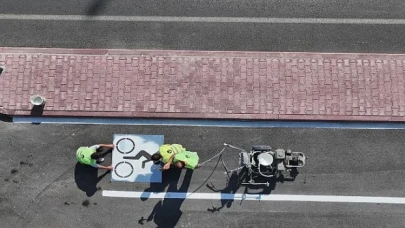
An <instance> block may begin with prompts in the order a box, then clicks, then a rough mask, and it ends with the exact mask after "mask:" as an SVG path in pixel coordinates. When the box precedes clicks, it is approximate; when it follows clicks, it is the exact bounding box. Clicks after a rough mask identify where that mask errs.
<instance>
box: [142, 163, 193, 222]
mask: <svg viewBox="0 0 405 228" xmlns="http://www.w3.org/2000/svg"><path fill="white" fill-rule="evenodd" d="M181 171H182V170H180V169H169V170H168V171H165V172H163V174H162V183H161V184H154V183H151V186H150V187H149V188H148V189H145V192H162V191H164V189H165V188H166V186H168V187H167V192H177V193H184V197H183V198H180V199H171V198H165V199H163V201H162V200H160V201H159V202H158V203H157V204H156V205H155V206H154V208H153V210H152V212H151V213H150V215H149V216H148V217H147V218H146V219H145V218H144V217H142V218H141V219H140V220H138V223H139V224H140V225H143V224H144V222H145V221H147V222H150V221H152V220H153V221H154V222H155V224H156V225H157V227H159V228H163V227H164V228H172V227H175V226H176V224H177V223H178V221H179V220H180V218H181V216H182V214H183V212H182V211H181V210H180V208H181V205H182V204H183V202H184V200H185V196H186V194H187V191H188V188H189V187H190V183H191V178H192V175H193V170H189V169H187V170H186V173H185V175H184V179H183V182H182V184H181V186H180V188H178V189H177V184H178V182H179V179H180V175H181ZM147 199H148V198H147V197H144V198H141V200H147Z"/></svg>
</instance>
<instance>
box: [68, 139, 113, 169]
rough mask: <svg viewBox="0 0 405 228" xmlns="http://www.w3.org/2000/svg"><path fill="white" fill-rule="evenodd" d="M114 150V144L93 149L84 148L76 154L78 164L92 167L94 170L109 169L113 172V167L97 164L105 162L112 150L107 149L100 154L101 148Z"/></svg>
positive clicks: (101, 145)
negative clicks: (106, 156)
mask: <svg viewBox="0 0 405 228" xmlns="http://www.w3.org/2000/svg"><path fill="white" fill-rule="evenodd" d="M103 147H104V148H110V149H112V148H114V144H99V145H94V146H91V147H87V146H82V147H80V148H79V149H78V150H77V152H76V159H77V161H78V162H80V163H81V164H84V165H91V166H93V167H94V168H98V169H107V170H112V169H113V168H112V166H111V165H110V166H103V165H99V164H97V163H101V162H103V161H104V156H105V155H106V154H108V153H109V152H110V149H107V150H105V151H103V152H101V151H100V152H98V150H100V149H101V148H103Z"/></svg>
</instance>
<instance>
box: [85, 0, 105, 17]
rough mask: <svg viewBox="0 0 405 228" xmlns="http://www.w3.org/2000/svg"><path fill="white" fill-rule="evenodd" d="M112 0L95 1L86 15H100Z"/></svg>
mask: <svg viewBox="0 0 405 228" xmlns="http://www.w3.org/2000/svg"><path fill="white" fill-rule="evenodd" d="M109 1H110V0H93V1H92V2H91V3H90V5H89V7H88V9H87V10H86V15H88V16H96V15H99V14H100V13H101V12H102V11H103V10H104V9H105V7H106V5H107V4H108V2H109Z"/></svg>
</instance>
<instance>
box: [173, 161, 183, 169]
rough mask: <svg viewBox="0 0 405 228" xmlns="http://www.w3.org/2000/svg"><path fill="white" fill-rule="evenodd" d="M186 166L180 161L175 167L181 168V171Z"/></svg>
mask: <svg viewBox="0 0 405 228" xmlns="http://www.w3.org/2000/svg"><path fill="white" fill-rule="evenodd" d="M184 166H185V164H184V162H182V161H178V162H176V163H174V167H176V168H179V169H182V168H184Z"/></svg>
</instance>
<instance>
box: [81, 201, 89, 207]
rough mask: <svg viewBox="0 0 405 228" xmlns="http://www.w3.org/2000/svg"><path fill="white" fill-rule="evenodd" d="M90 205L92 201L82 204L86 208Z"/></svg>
mask: <svg viewBox="0 0 405 228" xmlns="http://www.w3.org/2000/svg"><path fill="white" fill-rule="evenodd" d="M89 204H90V201H89V200H85V201H83V203H82V205H83V206H84V207H88V206H89Z"/></svg>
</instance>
